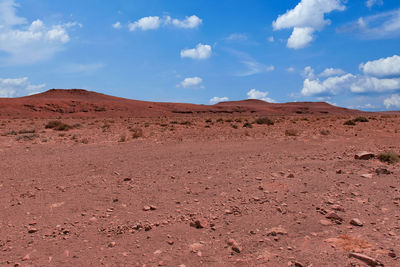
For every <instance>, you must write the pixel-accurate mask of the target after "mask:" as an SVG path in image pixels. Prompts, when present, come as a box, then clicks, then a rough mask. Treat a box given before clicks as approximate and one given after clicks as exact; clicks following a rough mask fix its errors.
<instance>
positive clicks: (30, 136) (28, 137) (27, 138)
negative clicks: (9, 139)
mask: <svg viewBox="0 0 400 267" xmlns="http://www.w3.org/2000/svg"><path fill="white" fill-rule="evenodd" d="M38 137H39V135H37V134H35V133H33V134H24V135H19V136H17V137H16V138H15V140H17V141H20V140H23V141H32V140H34V139H36V138H38Z"/></svg>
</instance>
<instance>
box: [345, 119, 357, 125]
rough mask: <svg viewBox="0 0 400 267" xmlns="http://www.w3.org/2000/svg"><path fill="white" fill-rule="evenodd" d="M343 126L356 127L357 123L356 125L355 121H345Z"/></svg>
mask: <svg viewBox="0 0 400 267" xmlns="http://www.w3.org/2000/svg"><path fill="white" fill-rule="evenodd" d="M343 125H350V126H354V125H356V123H355V122H354V121H353V120H348V121H345V122H344V123H343Z"/></svg>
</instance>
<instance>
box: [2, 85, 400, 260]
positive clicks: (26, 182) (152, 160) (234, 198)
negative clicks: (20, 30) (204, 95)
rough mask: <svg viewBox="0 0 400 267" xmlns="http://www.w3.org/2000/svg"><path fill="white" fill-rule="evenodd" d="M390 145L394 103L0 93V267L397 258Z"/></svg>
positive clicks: (397, 137) (398, 174)
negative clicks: (375, 106)
mask: <svg viewBox="0 0 400 267" xmlns="http://www.w3.org/2000/svg"><path fill="white" fill-rule="evenodd" d="M361 152H368V153H364V155H362V154H361V158H358V159H356V156H357V155H360V154H359V153H361ZM387 152H391V153H394V154H396V153H397V154H398V153H399V152H400V113H399V112H390V113H388V112H386V113H366V112H361V111H356V110H348V109H343V108H338V107H334V106H331V105H329V104H326V103H288V104H270V103H266V102H263V101H258V100H246V101H237V102H227V103H220V104H217V105H214V106H199V105H188V104H174V103H151V102H141V101H134V100H126V99H120V98H115V97H109V96H106V95H101V94H97V93H94V92H87V91H84V90H51V91H48V92H46V93H42V94H39V95H34V96H30V97H23V98H16V99H0V205H1V207H0V265H1V266H181V267H183V266H187V267H189V266H383V265H384V266H400V259H399V256H400V164H399V163H396V162H395V161H393V162H390V160H389V161H385V160H382V158H380V157H379V155H382V153H387Z"/></svg>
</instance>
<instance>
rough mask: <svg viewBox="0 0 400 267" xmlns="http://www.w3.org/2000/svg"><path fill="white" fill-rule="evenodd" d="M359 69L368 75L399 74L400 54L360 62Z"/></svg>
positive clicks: (384, 75)
mask: <svg viewBox="0 0 400 267" xmlns="http://www.w3.org/2000/svg"><path fill="white" fill-rule="evenodd" d="M360 70H362V71H363V72H364V74H366V75H370V76H377V77H387V76H400V56H398V55H394V56H392V57H387V58H381V59H378V60H373V61H368V62H367V63H361V64H360Z"/></svg>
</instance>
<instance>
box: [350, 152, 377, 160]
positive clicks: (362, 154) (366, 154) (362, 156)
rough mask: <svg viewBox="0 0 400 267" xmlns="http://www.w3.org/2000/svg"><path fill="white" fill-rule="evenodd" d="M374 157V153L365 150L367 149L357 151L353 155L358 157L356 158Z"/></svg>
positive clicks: (366, 158) (367, 158)
mask: <svg viewBox="0 0 400 267" xmlns="http://www.w3.org/2000/svg"><path fill="white" fill-rule="evenodd" d="M374 157H375V155H374V154H373V153H371V152H367V151H362V152H359V153H357V154H356V155H355V156H354V158H355V159H358V160H369V159H372V158H374Z"/></svg>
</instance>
